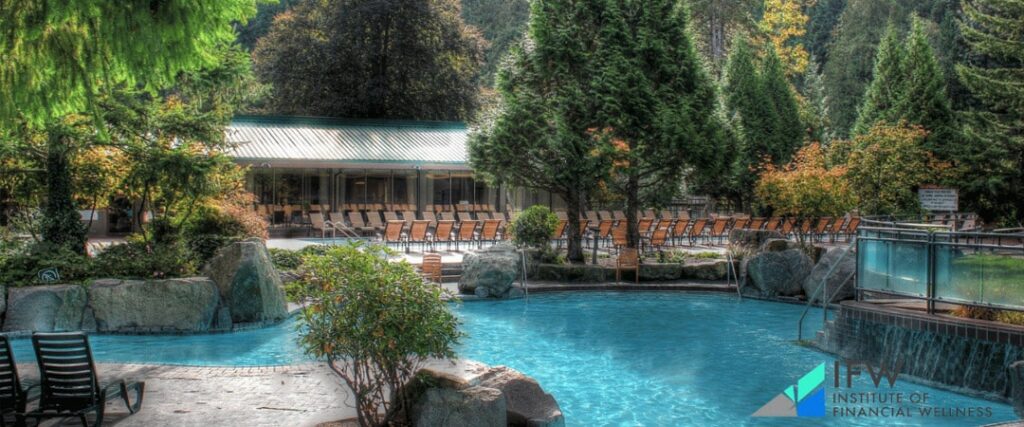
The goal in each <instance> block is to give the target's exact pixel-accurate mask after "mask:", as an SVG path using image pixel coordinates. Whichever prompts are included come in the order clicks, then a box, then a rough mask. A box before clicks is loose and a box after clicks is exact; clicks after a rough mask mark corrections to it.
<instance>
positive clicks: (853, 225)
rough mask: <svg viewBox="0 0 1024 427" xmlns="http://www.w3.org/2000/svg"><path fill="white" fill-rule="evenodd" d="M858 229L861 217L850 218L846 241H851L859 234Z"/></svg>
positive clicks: (847, 225)
mask: <svg viewBox="0 0 1024 427" xmlns="http://www.w3.org/2000/svg"><path fill="white" fill-rule="evenodd" d="M857 227H860V217H859V216H855V217H852V218H850V221H849V222H847V224H846V230H845V233H844V234H846V241H850V239H852V238H853V236H854V235H856V234H857Z"/></svg>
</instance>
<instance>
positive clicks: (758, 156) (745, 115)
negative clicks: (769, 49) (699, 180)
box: [722, 38, 778, 208]
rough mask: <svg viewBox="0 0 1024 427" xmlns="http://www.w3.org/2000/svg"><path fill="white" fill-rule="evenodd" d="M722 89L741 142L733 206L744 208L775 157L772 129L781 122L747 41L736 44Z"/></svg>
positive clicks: (735, 170) (741, 40)
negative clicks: (766, 162) (768, 160)
mask: <svg viewBox="0 0 1024 427" xmlns="http://www.w3.org/2000/svg"><path fill="white" fill-rule="evenodd" d="M722 88H723V97H724V98H725V110H726V112H727V113H726V115H727V117H729V122H731V123H733V124H734V125H735V126H734V127H735V128H737V132H736V133H737V134H738V139H739V144H738V145H739V146H738V150H737V151H738V153H737V154H736V159H735V162H736V164H735V165H734V166H733V167H732V170H733V174H734V176H733V177H732V181H733V182H734V183H735V184H734V185H735V187H736V189H737V191H736V193H735V197H736V200H734V203H736V204H737V205H739V206H740V207H741V208H743V207H746V206H748V205H749V204H750V201H751V197H752V195H753V188H754V184H755V182H756V180H757V175H758V173H759V171H760V169H761V167H762V165H763V163H764V159H765V158H766V157H771V156H772V144H771V142H772V139H773V138H772V129H773V128H774V123H776V122H778V119H777V118H776V116H775V108H773V107H772V101H771V100H770V99H769V97H768V96H767V94H766V93H765V90H764V86H763V85H762V84H761V77H760V73H758V70H757V65H756V64H755V63H754V53H753V51H752V50H751V48H750V44H749V42H748V41H747V40H746V39H742V38H741V39H740V40H737V41H736V42H734V43H733V48H732V52H730V54H729V61H728V62H727V63H726V67H725V75H724V77H723V82H722Z"/></svg>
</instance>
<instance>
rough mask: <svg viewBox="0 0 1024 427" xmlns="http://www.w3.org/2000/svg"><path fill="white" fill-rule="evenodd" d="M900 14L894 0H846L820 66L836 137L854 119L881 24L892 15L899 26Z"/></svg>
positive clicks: (843, 135)
mask: <svg viewBox="0 0 1024 427" xmlns="http://www.w3.org/2000/svg"><path fill="white" fill-rule="evenodd" d="M902 16H905V15H904V14H903V12H902V8H901V7H900V5H899V4H897V2H896V1H895V0H847V4H846V9H844V10H843V14H842V15H841V16H840V18H839V26H838V27H837V28H836V30H835V31H836V34H835V38H834V40H833V41H832V44H831V47H830V49H829V55H828V56H829V60H828V62H827V63H826V64H825V65H824V75H825V89H826V92H827V94H828V111H829V114H830V119H831V121H832V124H833V126H834V129H835V130H836V133H837V135H836V136H837V137H839V138H846V137H847V136H848V135H849V132H850V130H851V129H852V128H853V125H854V122H856V120H857V107H858V106H860V105H861V103H862V102H863V97H864V93H865V88H867V86H868V84H870V83H871V80H872V70H873V68H874V58H875V55H876V54H877V48H878V44H879V41H880V40H881V39H882V36H883V33H884V32H885V29H886V26H885V25H881V23H883V22H887V21H889V20H890V19H891V18H892V19H896V22H897V25H900V26H902V23H901V22H900V21H899V19H900V17H902Z"/></svg>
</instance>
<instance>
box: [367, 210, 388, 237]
mask: <svg viewBox="0 0 1024 427" xmlns="http://www.w3.org/2000/svg"><path fill="white" fill-rule="evenodd" d="M366 218H367V219H368V220H369V221H368V223H367V224H366V225H367V226H370V227H373V231H375V232H378V233H379V232H381V231H384V221H381V219H380V212H379V211H376V210H372V211H366Z"/></svg>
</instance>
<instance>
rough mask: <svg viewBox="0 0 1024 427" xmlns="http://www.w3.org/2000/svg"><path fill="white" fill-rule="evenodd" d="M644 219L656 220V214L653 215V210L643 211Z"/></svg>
mask: <svg viewBox="0 0 1024 427" xmlns="http://www.w3.org/2000/svg"><path fill="white" fill-rule="evenodd" d="M644 218H650V219H657V218H658V214H656V213H654V209H645V210H644Z"/></svg>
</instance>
